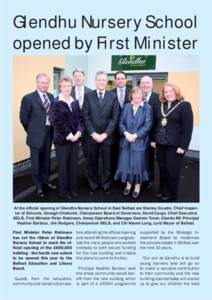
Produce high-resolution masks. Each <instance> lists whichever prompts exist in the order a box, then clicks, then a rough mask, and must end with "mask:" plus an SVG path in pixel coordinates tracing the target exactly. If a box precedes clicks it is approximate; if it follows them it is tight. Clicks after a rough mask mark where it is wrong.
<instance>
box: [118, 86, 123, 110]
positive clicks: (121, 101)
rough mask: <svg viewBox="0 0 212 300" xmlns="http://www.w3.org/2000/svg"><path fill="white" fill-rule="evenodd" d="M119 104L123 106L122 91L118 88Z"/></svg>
mask: <svg viewBox="0 0 212 300" xmlns="http://www.w3.org/2000/svg"><path fill="white" fill-rule="evenodd" d="M119 104H120V106H121V107H122V106H123V104H124V89H123V88H120V93H119Z"/></svg>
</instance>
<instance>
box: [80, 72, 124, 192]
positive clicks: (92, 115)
mask: <svg viewBox="0 0 212 300" xmlns="http://www.w3.org/2000/svg"><path fill="white" fill-rule="evenodd" d="M95 83H96V90H94V91H92V92H90V93H89V94H86V95H85V102H84V105H83V118H84V122H85V128H86V137H87V140H88V183H89V187H90V194H91V195H93V194H94V193H95V190H96V189H97V188H98V160H99V159H98V158H99V153H100V155H101V159H102V174H101V175H102V176H101V187H102V189H103V190H104V192H105V194H107V195H108V194H110V188H111V184H112V172H111V146H112V144H113V142H114V132H115V129H116V126H117V123H118V119H119V103H118V99H117V96H116V95H115V94H114V93H112V92H108V91H106V90H105V89H106V86H107V73H106V72H104V71H99V72H97V73H96V77H95Z"/></svg>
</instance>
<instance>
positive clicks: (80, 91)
mask: <svg viewBox="0 0 212 300" xmlns="http://www.w3.org/2000/svg"><path fill="white" fill-rule="evenodd" d="M77 100H78V101H79V106H80V108H81V107H82V105H83V103H82V102H83V101H82V90H81V88H78V96H77Z"/></svg>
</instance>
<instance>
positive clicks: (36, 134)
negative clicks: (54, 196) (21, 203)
mask: <svg viewBox="0 0 212 300" xmlns="http://www.w3.org/2000/svg"><path fill="white" fill-rule="evenodd" d="M49 84H50V79H49V77H48V75H46V74H45V73H40V74H38V75H37V76H36V86H37V89H36V91H34V92H32V93H30V94H27V95H25V96H24V97H23V99H22V102H21V109H20V121H21V123H22V125H23V127H24V129H25V131H26V133H27V140H26V143H27V145H28V146H29V147H30V159H31V172H32V180H33V182H34V184H35V186H36V192H37V196H38V197H40V198H43V197H44V192H45V191H46V190H48V189H51V190H54V189H56V186H55V185H52V184H50V183H49V175H50V153H51V145H52V134H53V131H52V127H51V126H50V122H49V116H48V113H49V110H50V106H51V102H52V101H53V100H54V96H53V95H52V94H50V93H48V92H47V91H48V88H49Z"/></svg>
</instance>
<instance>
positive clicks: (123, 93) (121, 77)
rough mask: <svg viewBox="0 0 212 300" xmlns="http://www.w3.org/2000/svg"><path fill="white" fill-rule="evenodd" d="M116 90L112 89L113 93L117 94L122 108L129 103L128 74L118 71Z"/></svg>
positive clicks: (116, 74)
mask: <svg viewBox="0 0 212 300" xmlns="http://www.w3.org/2000/svg"><path fill="white" fill-rule="evenodd" d="M114 78H115V83H116V88H114V89H112V90H111V92H113V93H115V94H117V96H118V100H119V105H120V108H121V109H122V108H123V105H124V104H126V103H128V102H129V94H130V89H129V88H128V87H126V84H127V74H126V73H125V72H123V71H118V72H116V73H115V74H114Z"/></svg>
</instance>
